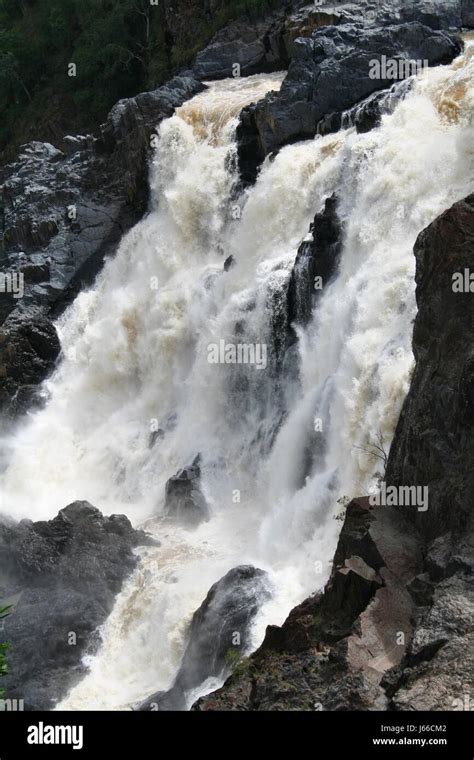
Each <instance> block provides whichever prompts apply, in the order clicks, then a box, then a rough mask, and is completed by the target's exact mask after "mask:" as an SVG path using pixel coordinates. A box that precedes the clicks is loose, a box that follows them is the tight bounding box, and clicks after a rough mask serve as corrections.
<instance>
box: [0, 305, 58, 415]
mask: <svg viewBox="0 0 474 760" xmlns="http://www.w3.org/2000/svg"><path fill="white" fill-rule="evenodd" d="M59 352H60V344H59V338H58V336H57V333H56V329H55V327H54V325H53V323H52V322H51V320H50V319H48V318H47V317H45V316H44V315H43V314H41V313H37V312H35V311H33V310H32V311H31V313H29V314H24V313H21V312H19V313H15V312H14V313H13V314H11V315H10V317H8V318H7V319H6V321H5V322H4V323H3V325H2V326H1V327H0V408H2V407H3V409H4V410H5V411H6V412H8V413H9V414H10V415H11V416H15V415H17V414H21V413H23V412H25V411H26V410H27V409H28V408H30V407H31V406H32V405H34V403H35V402H37V401H38V400H39V399H38V396H37V391H38V386H39V384H40V383H41V382H42V381H43V380H44V379H45V378H46V377H47V376H48V375H49V374H50V373H51V372H52V370H53V369H54V366H55V363H56V360H57V357H58V356H59Z"/></svg>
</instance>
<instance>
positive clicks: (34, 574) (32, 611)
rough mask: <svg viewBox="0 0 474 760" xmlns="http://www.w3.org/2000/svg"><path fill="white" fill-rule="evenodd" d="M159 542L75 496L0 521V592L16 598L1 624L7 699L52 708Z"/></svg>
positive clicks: (77, 676)
mask: <svg viewBox="0 0 474 760" xmlns="http://www.w3.org/2000/svg"><path fill="white" fill-rule="evenodd" d="M149 545H156V542H155V541H154V540H153V539H152V538H151V537H150V536H149V535H148V534H146V533H144V532H143V531H140V530H134V529H133V528H132V525H131V523H130V521H129V520H128V519H127V517H125V516H124V515H112V516H111V517H104V516H103V515H102V514H101V513H100V512H99V510H98V509H95V508H94V507H92V506H91V505H90V504H89V503H88V502H85V501H78V502H75V503H74V504H70V505H69V506H68V507H66V508H65V509H62V510H61V511H60V512H59V514H58V515H57V517H55V518H54V519H53V520H49V521H47V522H46V521H40V522H32V521H31V520H22V521H21V522H19V523H14V522H12V521H8V520H7V519H6V518H3V517H2V518H1V520H0V598H1V599H2V600H4V601H5V600H14V601H15V605H14V609H13V612H12V614H11V615H10V616H9V617H8V618H7V619H6V621H5V626H4V629H3V630H2V631H0V641H7V642H9V643H10V649H9V651H8V664H9V674H8V675H7V676H6V677H5V678H3V679H2V682H3V683H2V685H4V686H5V688H6V692H7V694H8V698H9V699H23V700H24V706H25V709H26V710H50V709H52V707H53V706H54V703H55V702H56V701H58V700H59V699H61V698H62V697H64V696H65V695H66V693H67V692H68V691H69V689H70V688H71V687H72V686H73V685H74V684H75V683H76V682H77V681H79V680H80V678H82V677H83V675H84V673H85V667H84V665H83V664H82V657H83V656H84V654H86V653H93V652H94V651H95V650H96V648H97V646H98V645H99V643H100V639H99V636H98V635H97V632H96V629H97V627H98V626H99V625H101V624H102V623H103V622H104V621H105V620H106V618H107V616H108V615H109V614H110V612H111V610H112V606H113V603H114V600H115V597H116V595H117V594H118V592H119V591H120V590H121V588H122V584H123V581H124V580H125V578H126V577H127V576H128V575H129V574H130V573H131V572H132V570H133V569H134V568H135V566H136V564H137V562H138V559H137V557H136V555H135V554H134V553H133V549H134V548H135V547H138V546H149Z"/></svg>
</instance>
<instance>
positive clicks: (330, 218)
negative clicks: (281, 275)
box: [288, 195, 342, 325]
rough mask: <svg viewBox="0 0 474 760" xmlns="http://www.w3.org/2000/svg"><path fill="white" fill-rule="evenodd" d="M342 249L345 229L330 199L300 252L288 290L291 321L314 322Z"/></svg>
mask: <svg viewBox="0 0 474 760" xmlns="http://www.w3.org/2000/svg"><path fill="white" fill-rule="evenodd" d="M341 249H342V229H341V223H340V221H339V217H338V215H337V198H336V196H335V195H333V196H332V197H331V198H326V201H325V204H324V209H323V211H322V212H321V213H318V214H316V216H315V217H314V221H313V223H312V224H311V227H310V231H309V235H308V238H307V239H306V240H304V241H303V242H302V243H301V245H300V247H299V248H298V253H297V254H296V259H295V263H294V266H293V270H292V272H291V277H290V282H289V286H288V315H289V316H288V321H289V323H290V324H293V323H296V324H299V325H305V324H307V323H308V322H309V320H310V319H311V315H312V313H313V308H314V304H315V301H316V300H317V297H318V295H320V294H321V293H322V291H323V288H324V287H326V286H327V285H328V283H329V282H330V280H331V279H332V278H333V277H334V275H335V274H336V272H337V267H338V263H339V257H340V253H341Z"/></svg>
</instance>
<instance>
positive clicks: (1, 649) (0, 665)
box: [0, 605, 11, 699]
mask: <svg viewBox="0 0 474 760" xmlns="http://www.w3.org/2000/svg"><path fill="white" fill-rule="evenodd" d="M10 612H11V605H7V606H6V607H2V606H1V605H0V620H2V619H3V618H6V617H7V615H9V614H10ZM9 648H10V645H9V644H8V643H6V642H5V643H3V644H0V678H1V677H2V676H6V675H7V673H8V662H7V651H8V649H9ZM4 697H5V689H2V688H1V687H0V699H4Z"/></svg>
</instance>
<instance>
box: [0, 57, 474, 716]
mask: <svg viewBox="0 0 474 760" xmlns="http://www.w3.org/2000/svg"><path fill="white" fill-rule="evenodd" d="M471 53H472V47H468V49H467V51H466V53H465V54H464V56H462V57H461V58H460V59H458V60H457V61H456V62H455V63H454V64H453V65H452V66H449V67H440V68H438V69H433V70H429V71H425V72H423V73H422V74H421V75H420V76H419V77H418V78H417V79H416V81H415V83H414V85H413V88H412V90H411V91H410V92H409V93H408V94H407V96H406V98H405V99H404V100H403V101H401V102H399V103H398V104H397V106H396V108H395V111H394V113H393V114H391V115H386V116H384V117H383V121H382V125H381V127H380V128H378V129H376V130H374V131H372V132H370V133H368V134H363V135H357V134H356V133H355V131H354V130H353V129H347V130H344V131H341V132H340V133H338V134H336V135H326V136H324V137H321V136H317V137H316V138H315V139H314V140H311V141H307V142H303V143H299V144H296V145H293V146H288V147H286V148H284V149H283V150H282V151H281V152H280V153H279V155H278V156H276V158H275V159H274V160H273V161H272V162H270V161H267V162H266V163H265V164H264V166H263V168H262V172H261V174H260V176H259V179H258V181H257V183H256V185H255V187H253V188H251V189H250V190H248V191H246V192H245V193H244V194H243V195H242V196H241V197H239V198H236V177H235V170H234V168H233V167H234V161H233V152H234V151H235V146H234V144H233V135H234V129H235V116H236V115H237V114H238V112H239V110H240V108H241V107H242V106H243V105H244V104H245V103H248V102H250V101H252V100H255V99H256V98H258V97H261V96H262V94H263V93H264V92H265V91H267V90H268V89H272V88H273V89H274V88H277V87H278V86H279V83H280V82H281V76H276V75H265V76H263V75H262V76H260V75H259V76H255V77H249V78H248V79H245V80H225V81H222V82H219V83H215V84H213V85H211V87H210V88H209V89H208V90H207V91H206V92H204V93H201V94H200V95H198V96H197V97H196V98H194V99H193V100H192V101H190V102H189V103H187V104H185V105H184V106H183V107H182V108H181V109H178V112H177V113H176V114H175V115H174V116H173V117H171V118H170V119H168V120H167V121H166V122H164V123H163V124H162V125H161V127H160V135H159V145H158V147H157V150H156V157H155V161H154V164H153V167H152V173H151V188H152V195H153V206H152V209H151V211H150V213H149V214H148V215H147V217H146V218H145V219H144V220H143V221H142V222H140V223H139V224H138V225H137V226H136V227H135V228H134V229H133V230H132V231H131V232H130V233H129V234H128V235H126V236H125V238H124V239H123V241H122V243H121V245H120V248H119V250H118V252H117V255H116V256H115V257H114V259H111V260H110V261H109V262H108V263H107V264H106V266H105V268H104V270H103V272H102V274H101V275H100V277H99V278H98V281H97V283H96V285H95V286H94V288H93V289H91V290H89V291H87V292H83V293H81V294H80V295H79V297H78V298H77V299H76V301H75V303H74V304H73V306H72V307H71V308H70V309H69V310H68V312H67V313H66V314H65V315H64V316H63V318H62V319H61V320H60V323H59V325H58V327H59V333H60V337H61V343H62V347H63V359H62V362H61V363H60V365H59V367H58V370H57V371H56V373H55V374H54V376H53V377H52V378H51V379H50V380H49V381H48V382H47V383H46V385H45V392H46V393H47V397H48V400H47V404H46V406H45V408H44V409H43V410H41V411H39V412H36V413H34V414H33V415H31V417H30V418H29V419H28V420H27V421H26V422H25V423H23V424H22V425H21V426H20V427H19V428H18V430H17V431H16V433H15V435H14V436H13V437H11V438H10V439H9V440H8V441H4V442H3V445H4V447H5V448H6V449H7V453H8V459H9V464H8V468H7V469H6V471H5V473H4V474H3V476H2V478H1V483H0V492H1V497H2V509H3V510H4V511H6V512H9V513H11V514H13V515H14V516H16V517H23V516H28V517H33V518H35V519H36V518H43V517H49V516H52V515H54V514H55V513H56V512H57V510H58V508H61V507H63V506H65V505H66V504H67V503H69V502H71V501H73V500H75V499H78V498H81V499H88V500H89V501H91V503H93V504H94V505H95V506H97V507H99V508H100V509H101V510H102V511H104V512H108V513H111V512H121V511H123V512H126V513H127V515H128V516H129V517H130V518H131V519H132V520H133V521H134V522H135V523H141V522H143V520H146V523H145V525H146V527H147V528H148V529H149V530H150V531H152V532H153V533H155V534H156V535H157V537H158V538H159V539H160V541H161V546H159V547H154V548H147V549H146V550H144V551H143V554H142V559H141V562H140V565H139V567H138V569H137V570H136V571H135V573H134V574H133V576H132V577H131V578H130V579H129V581H128V582H127V584H126V586H125V587H124V589H123V591H122V593H121V594H120V595H119V597H118V599H117V602H116V606H115V608H114V610H113V612H112V614H111V616H110V618H109V620H108V621H107V623H106V624H105V626H104V628H103V639H104V641H103V646H102V647H101V650H100V651H99V653H98V654H97V655H96V656H95V657H93V658H91V659H90V662H89V665H90V673H89V674H88V675H87V676H86V678H85V679H84V680H83V681H82V682H81V683H80V684H79V685H78V686H76V687H75V689H73V691H72V692H71V693H70V695H69V696H68V697H67V698H66V699H65V700H63V702H62V703H61V707H63V708H67V709H77V708H84V707H87V708H88V709H97V708H98V709H100V708H125V707H127V706H129V705H130V704H132V703H133V702H135V701H137V700H139V699H141V698H143V697H145V696H147V695H148V694H150V693H152V692H154V691H156V690H157V689H159V688H166V687H168V686H169V684H170V682H171V681H172V678H173V675H174V673H175V672H176V668H177V666H178V664H179V660H180V657H181V654H182V651H183V641H184V637H185V631H186V626H187V624H188V623H189V620H190V616H191V614H192V612H193V611H194V610H195V609H196V608H197V607H198V606H199V604H200V603H201V601H202V600H203V598H204V596H205V594H206V592H207V590H208V588H209V587H210V585H211V584H212V583H213V582H215V581H216V580H217V579H218V578H220V577H221V576H222V575H223V574H224V573H225V572H226V571H227V570H228V569H229V568H231V567H233V566H235V565H237V564H242V563H249V564H254V565H257V566H259V567H262V568H263V569H265V570H267V571H268V572H269V574H270V577H271V579H272V582H273V586H274V591H275V593H274V596H273V599H272V600H271V601H270V602H268V603H266V604H265V605H264V606H263V608H262V611H261V614H260V616H259V618H258V621H257V624H256V625H255V630H254V641H253V644H254V645H257V644H258V642H259V640H261V637H262V635H263V631H264V627H265V625H266V624H267V623H268V622H272V623H281V622H282V620H283V619H284V617H285V616H286V614H287V613H288V611H289V609H290V608H291V607H292V606H293V605H294V604H295V603H297V602H299V601H301V599H303V598H304V597H305V596H306V595H307V594H308V593H309V592H311V591H314V590H315V589H317V588H319V587H321V585H322V584H323V583H324V581H325V579H326V578H327V574H328V572H329V568H330V561H331V559H332V556H333V553H334V546H335V541H336V539H337V532H338V528H339V526H340V523H338V522H337V521H336V520H334V519H333V518H334V516H335V515H336V514H337V513H338V511H339V510H340V507H339V505H338V500H339V499H341V497H344V496H348V497H352V496H356V495H359V494H360V493H363V492H365V491H366V490H367V488H368V487H369V486H370V484H371V483H372V482H373V479H374V478H375V477H376V475H377V470H378V469H379V462H378V460H377V459H376V458H374V456H373V455H372V454H371V448H372V446H373V444H374V443H375V442H378V441H380V440H381V441H383V444H384V446H385V447H386V448H387V450H388V447H389V445H390V441H391V438H392V435H393V432H394V427H395V424H396V421H397V418H398V414H399V411H400V408H401V404H402V402H403V399H404V397H405V395H406V392H407V389H408V385H409V379H410V371H411V368H412V363H413V359H412V354H411V332H412V321H413V319H414V316H415V313H416V305H415V298H414V258H413V244H414V242H415V240H416V237H417V234H418V233H419V232H420V231H421V230H422V229H423V228H424V227H425V226H426V225H427V224H429V222H431V221H432V220H433V219H434V218H435V217H436V216H437V215H439V213H441V212H442V211H443V210H444V209H445V208H446V207H448V206H449V205H451V203H453V202H454V201H456V200H458V199H459V198H461V197H463V196H464V195H466V194H467V192H469V190H470V189H471V188H470V183H471V181H472V176H473V171H472V169H473V166H472V164H473V153H472V144H473V141H472V122H471V121H470V120H469V119H470V117H469V113H471V114H472V112H473V109H472V102H473V94H472V90H471V89H469V81H470V80H471V81H472V73H473V60H472V55H471ZM334 192H336V194H337V196H338V198H339V207H338V213H339V214H340V216H341V218H342V221H343V223H344V229H345V233H344V243H343V252H342V257H341V263H340V269H339V272H338V275H337V277H336V278H335V279H334V280H333V281H332V282H331V283H330V284H328V285H327V286H326V287H325V288H324V292H323V295H322V296H321V298H320V300H319V304H318V308H317V310H316V311H315V313H314V314H313V319H312V321H311V322H310V324H309V325H308V326H307V327H305V328H303V327H302V328H300V329H299V342H298V352H299V381H298V382H297V381H296V379H295V374H294V373H288V377H287V376H286V373H285V370H281V371H277V370H278V368H277V367H276V366H275V364H274V361H273V359H274V357H272V351H271V346H272V340H273V332H274V330H275V324H274V319H273V314H274V308H275V304H276V305H278V304H280V305H281V303H282V299H284V294H285V292H286V286H287V283H288V279H289V276H290V273H291V269H292V266H293V263H294V259H295V255H296V251H297V248H298V244H299V243H300V242H301V240H302V238H303V237H304V236H305V235H306V233H307V230H308V225H309V223H310V221H311V220H312V218H313V216H314V213H315V212H316V211H321V210H322V208H323V205H324V200H325V198H326V197H328V196H329V195H331V194H332V193H334ZM230 256H232V261H234V262H235V263H234V265H233V266H231V267H230V268H228V271H225V272H224V268H223V263H224V260H227V259H228V257H230ZM221 342H223V343H224V350H225V346H226V345H234V346H235V345H236V344H245V345H247V346H253V347H255V346H259V347H260V348H262V349H263V347H267V348H268V349H269V351H268V355H267V362H263V361H262V362H261V366H260V367H259V365H258V363H255V362H254V363H252V362H249V363H241V364H235V363H225V361H224V362H220V363H213V362H210V361H209V357H210V353H209V351H210V347H211V346H214V347H218V348H219V346H220V345H221ZM263 357H264V354H263V353H262V354H261V358H262V359H263ZM221 358H222V357H221ZM264 365H265V366H264ZM156 428H159V435H157V436H153V435H151V431H152V430H154V429H156ZM197 454H200V455H201V471H202V487H203V491H204V493H205V496H206V499H207V501H208V503H209V505H210V509H211V512H212V518H211V520H210V521H209V522H206V523H203V524H201V525H200V526H199V527H198V528H197V529H195V530H193V531H191V530H187V529H185V528H184V527H181V526H179V525H173V524H172V523H166V524H165V523H163V522H161V521H160V519H159V518H160V514H161V510H162V508H163V502H164V487H165V483H166V481H167V480H168V478H169V477H170V476H172V475H174V474H175V473H176V471H177V470H178V469H179V468H181V467H183V466H185V465H188V464H190V463H191V462H192V461H193V460H194V458H195V456H196V455H197Z"/></svg>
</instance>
